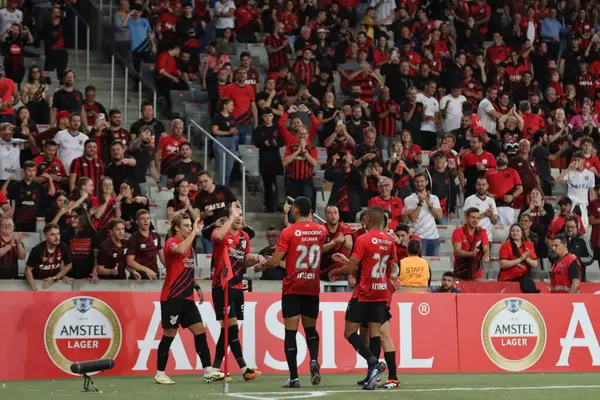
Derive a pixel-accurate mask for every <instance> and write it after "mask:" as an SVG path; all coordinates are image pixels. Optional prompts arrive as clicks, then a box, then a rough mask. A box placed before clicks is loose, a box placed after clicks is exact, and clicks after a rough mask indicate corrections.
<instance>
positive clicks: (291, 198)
mask: <svg viewBox="0 0 600 400" xmlns="http://www.w3.org/2000/svg"><path fill="white" fill-rule="evenodd" d="M285 199H286V200H289V201H291V202H292V203H293V202H294V200H296V199H294V198H293V197H291V196H286V197H285ZM313 207H315V209H316V204H314V205H313ZM312 215H313V217H314V218H315V219H316V220H317V221H319V222H320V223H322V224H324V223H325V220H324V219H323V218H321V217H319V215H318V214H317V213H316V212H314V213H312Z"/></svg>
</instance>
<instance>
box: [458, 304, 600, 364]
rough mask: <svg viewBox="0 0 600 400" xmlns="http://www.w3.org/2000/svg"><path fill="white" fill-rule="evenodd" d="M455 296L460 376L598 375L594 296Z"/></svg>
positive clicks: (598, 310) (598, 318)
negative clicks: (489, 374)
mask: <svg viewBox="0 0 600 400" xmlns="http://www.w3.org/2000/svg"><path fill="white" fill-rule="evenodd" d="M456 298H457V316H458V322H459V323H458V347H459V349H460V352H459V364H460V372H506V371H508V372H519V371H526V372H567V371H568V372H574V371H588V372H598V371H600V345H599V344H598V339H597V336H596V333H595V331H596V330H597V329H600V297H598V296H595V295H588V294H580V295H560V294H554V295H523V294H520V295H517V296H514V297H508V296H502V295H484V294H481V295H478V294H470V295H466V296H465V295H458V296H457V297H456Z"/></svg>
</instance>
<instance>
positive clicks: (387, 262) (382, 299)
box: [329, 206, 398, 390]
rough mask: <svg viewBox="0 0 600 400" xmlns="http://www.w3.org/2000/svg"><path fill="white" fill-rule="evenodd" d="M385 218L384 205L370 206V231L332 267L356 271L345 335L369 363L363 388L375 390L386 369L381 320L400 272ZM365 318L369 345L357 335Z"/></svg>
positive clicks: (342, 272)
mask: <svg viewBox="0 0 600 400" xmlns="http://www.w3.org/2000/svg"><path fill="white" fill-rule="evenodd" d="M384 221H385V212H384V211H383V209H382V208H381V207H377V206H375V207H371V208H369V210H368V211H367V216H366V217H365V224H366V226H367V233H365V234H364V235H362V236H360V237H359V238H358V239H357V241H356V245H355V246H354V250H353V251H352V257H350V260H349V262H348V264H346V265H345V266H344V267H342V268H337V269H334V270H332V271H331V272H330V273H329V274H330V275H331V276H332V277H333V276H338V275H348V274H351V273H353V272H354V271H355V270H356V269H357V267H358V266H359V265H360V270H359V271H358V272H357V274H356V275H357V277H356V279H357V284H356V288H355V289H354V290H355V293H356V297H354V298H352V299H351V300H350V302H349V303H348V309H347V310H346V326H345V329H344V337H345V338H346V339H347V340H348V342H350V344H351V345H352V347H354V348H355V349H356V351H357V352H358V354H360V355H361V356H362V357H363V358H364V359H365V360H367V365H368V366H369V372H368V376H369V378H368V379H367V380H366V381H365V382H364V384H363V389H365V390H373V382H375V380H376V379H377V378H378V377H379V375H380V374H381V373H382V372H383V371H385V369H386V364H385V363H384V362H380V361H379V355H380V353H381V324H382V323H383V322H384V320H385V318H386V306H387V301H388V298H389V295H390V289H389V285H390V276H391V271H390V268H388V266H391V267H392V269H393V273H394V276H395V277H397V276H398V264H397V262H396V249H395V246H394V240H393V239H392V237H391V236H390V235H389V234H388V233H387V232H385V231H384V230H382V229H381V227H382V224H383V223H384ZM363 321H367V322H368V325H369V346H367V344H366V343H365V342H364V340H363V339H361V337H360V336H359V335H358V329H359V328H360V325H361V323H362V322H363Z"/></svg>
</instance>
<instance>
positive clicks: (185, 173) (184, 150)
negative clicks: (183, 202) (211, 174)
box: [167, 142, 204, 193]
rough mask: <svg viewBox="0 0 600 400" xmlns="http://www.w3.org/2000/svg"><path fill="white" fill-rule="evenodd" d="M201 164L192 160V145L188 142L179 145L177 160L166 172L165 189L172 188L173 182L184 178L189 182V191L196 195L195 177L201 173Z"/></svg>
mask: <svg viewBox="0 0 600 400" xmlns="http://www.w3.org/2000/svg"><path fill="white" fill-rule="evenodd" d="M203 169H204V168H202V164H200V163H199V162H198V161H194V160H193V158H192V145H191V144H190V143H189V142H183V143H181V144H180V145H179V160H177V161H175V162H174V163H173V164H172V165H171V166H170V167H169V169H168V170H167V177H168V181H167V187H169V188H171V187H173V182H175V181H178V180H180V179H183V178H185V179H186V180H187V181H188V182H190V191H191V192H192V193H196V192H197V191H198V186H197V185H196V183H195V182H196V177H197V175H198V172H200V171H202V170H203Z"/></svg>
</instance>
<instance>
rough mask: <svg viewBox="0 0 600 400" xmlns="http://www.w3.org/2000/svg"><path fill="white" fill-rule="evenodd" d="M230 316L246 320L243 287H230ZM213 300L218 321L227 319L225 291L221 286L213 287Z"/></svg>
mask: <svg viewBox="0 0 600 400" xmlns="http://www.w3.org/2000/svg"><path fill="white" fill-rule="evenodd" d="M228 300H229V312H228V319H229V318H236V319H238V320H239V321H243V320H244V291H243V290H242V289H229V299H228ZM212 301H213V307H214V308H215V316H216V317H217V321H223V320H224V319H225V291H224V290H223V288H222V287H221V286H215V287H214V288H213V289H212Z"/></svg>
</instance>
